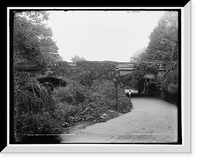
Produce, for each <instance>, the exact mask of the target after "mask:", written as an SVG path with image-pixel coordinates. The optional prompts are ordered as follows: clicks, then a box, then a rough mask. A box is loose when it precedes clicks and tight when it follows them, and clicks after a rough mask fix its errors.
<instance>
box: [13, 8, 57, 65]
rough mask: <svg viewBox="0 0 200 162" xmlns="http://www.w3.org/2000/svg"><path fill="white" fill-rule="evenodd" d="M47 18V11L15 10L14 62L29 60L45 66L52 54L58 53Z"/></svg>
mask: <svg viewBox="0 0 200 162" xmlns="http://www.w3.org/2000/svg"><path fill="white" fill-rule="evenodd" d="M47 20H48V13H47V12H45V11H24V12H14V23H13V25H14V26H13V29H14V30H13V52H14V63H18V62H29V63H33V64H38V65H41V66H43V67H44V65H46V64H48V61H49V60H51V57H52V54H58V47H57V46H56V44H55V42H54V41H53V39H52V31H51V28H49V27H47V25H46V23H45V22H46V21H47Z"/></svg>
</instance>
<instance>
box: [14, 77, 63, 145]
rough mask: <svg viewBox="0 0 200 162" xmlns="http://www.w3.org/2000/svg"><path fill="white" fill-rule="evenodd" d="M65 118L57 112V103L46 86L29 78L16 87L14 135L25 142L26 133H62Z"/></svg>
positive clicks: (17, 140)
mask: <svg viewBox="0 0 200 162" xmlns="http://www.w3.org/2000/svg"><path fill="white" fill-rule="evenodd" d="M63 121H64V120H63V119H62V118H61V116H60V114H59V113H58V112H57V105H56V102H55V100H54V99H53V98H52V96H51V95H50V94H49V93H48V92H47V89H46V88H45V87H44V86H41V85H40V84H39V83H38V82H37V81H36V80H33V79H32V80H31V79H30V80H28V81H27V82H26V83H25V84H24V86H18V89H15V103H14V122H15V123H14V136H15V141H16V142H23V141H22V138H23V136H24V135H27V134H29V135H31V134H57V133H61V123H62V122H63Z"/></svg>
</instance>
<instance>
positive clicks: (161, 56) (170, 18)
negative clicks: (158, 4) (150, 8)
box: [144, 11, 178, 62]
mask: <svg viewBox="0 0 200 162" xmlns="http://www.w3.org/2000/svg"><path fill="white" fill-rule="evenodd" d="M149 39H150V42H149V44H148V47H147V51H146V54H145V56H144V59H145V60H149V61H154V60H159V61H163V62H169V61H177V58H178V57H177V56H178V13H177V12H174V11H167V12H166V13H165V14H164V16H163V17H162V18H161V19H160V20H159V22H158V25H157V27H155V29H154V30H153V32H152V33H151V34H150V36H149Z"/></svg>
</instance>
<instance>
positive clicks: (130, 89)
mask: <svg viewBox="0 0 200 162" xmlns="http://www.w3.org/2000/svg"><path fill="white" fill-rule="evenodd" d="M128 94H129V98H131V89H129V92H128Z"/></svg>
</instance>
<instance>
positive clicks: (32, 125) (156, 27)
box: [7, 7, 189, 152]
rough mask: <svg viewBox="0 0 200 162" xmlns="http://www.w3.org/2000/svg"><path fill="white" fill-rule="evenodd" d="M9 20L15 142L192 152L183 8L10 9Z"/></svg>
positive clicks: (11, 122)
mask: <svg viewBox="0 0 200 162" xmlns="http://www.w3.org/2000/svg"><path fill="white" fill-rule="evenodd" d="M7 14H8V16H9V22H8V25H9V28H8V29H9V35H8V36H9V37H8V38H9V42H8V43H9V48H8V49H9V63H10V65H9V70H10V75H9V79H10V86H9V92H10V99H9V101H10V102H9V109H8V111H7V113H8V118H9V120H8V121H9V122H8V124H9V125H8V126H9V129H8V132H7V133H8V138H9V139H8V141H9V142H8V143H9V144H11V145H13V146H14V145H16V146H37V145H41V146H42V145H44V146H51V147H53V146H56V147H57V146H67V147H68V148H69V147H70V146H72V147H73V146H77V147H78V146H83V147H86V146H88V145H89V146H95V147H96V146H105V147H106V146H112V147H115V146H116V147H117V146H162V147H166V146H182V145H183V141H184V143H185V144H184V145H185V146H186V145H188V143H187V142H185V139H184V137H186V138H187V139H188V136H187V135H186V136H184V135H185V130H188V129H183V128H185V125H183V123H184V124H185V123H186V122H185V121H186V120H185V119H186V118H185V116H183V112H184V115H187V114H186V113H185V112H186V111H185V104H183V102H184V103H185V100H183V99H184V98H183V92H186V91H182V89H183V85H184V86H185V84H183V81H182V78H185V77H186V73H185V74H184V75H182V74H183V67H184V66H185V67H186V64H185V59H184V62H183V59H182V58H183V57H184V55H185V50H184V51H183V49H185V47H184V46H183V41H182V39H183V25H184V22H185V21H183V16H185V15H183V10H181V8H162V7H160V8H159V7H157V8H123V7H122V8H114V7H108V8H106V7H99V8H98V7H92V8H89V7H74V8H73V7H71V8H70V7H66V8H65V7H60V8H59V7H57V8H56V7H55V8H53V7H52V8H51V7H38V8H37V7H10V8H9V10H8V11H7ZM185 29H186V28H185ZM184 38H186V36H184ZM183 54H184V55H183ZM185 82H186V81H185ZM184 97H185V96H184ZM188 115H189V113H188ZM183 119H184V121H183ZM183 126H184V127H183ZM187 128H188V127H187ZM72 149H73V148H72ZM141 149H142V148H141ZM141 149H140V151H141ZM105 152H106V150H105Z"/></svg>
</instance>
